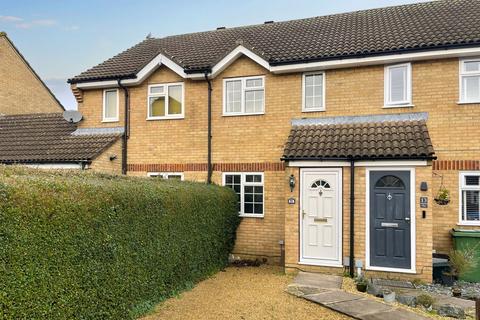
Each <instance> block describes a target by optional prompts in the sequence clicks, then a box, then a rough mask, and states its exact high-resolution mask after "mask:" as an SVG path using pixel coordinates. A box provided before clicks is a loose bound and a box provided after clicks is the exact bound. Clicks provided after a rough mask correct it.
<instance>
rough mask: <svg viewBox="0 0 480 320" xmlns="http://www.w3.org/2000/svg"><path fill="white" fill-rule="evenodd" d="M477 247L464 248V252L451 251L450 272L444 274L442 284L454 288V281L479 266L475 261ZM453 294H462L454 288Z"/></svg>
mask: <svg viewBox="0 0 480 320" xmlns="http://www.w3.org/2000/svg"><path fill="white" fill-rule="evenodd" d="M475 250H476V246H474V247H472V248H462V250H450V253H449V255H448V256H449V260H448V264H449V266H450V271H449V272H444V273H443V274H442V282H443V284H444V285H446V286H448V287H452V286H453V284H454V281H455V280H456V279H458V277H459V276H461V275H463V274H465V273H467V272H469V271H471V270H472V269H473V268H475V266H476V265H477V262H476V259H475ZM452 294H457V295H458V294H461V291H460V293H459V292H458V290H456V289H455V288H452Z"/></svg>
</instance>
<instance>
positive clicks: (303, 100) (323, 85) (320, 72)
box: [302, 71, 326, 112]
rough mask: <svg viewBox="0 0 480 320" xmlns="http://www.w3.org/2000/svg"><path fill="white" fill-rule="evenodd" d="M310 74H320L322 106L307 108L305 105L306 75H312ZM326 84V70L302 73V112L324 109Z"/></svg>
mask: <svg viewBox="0 0 480 320" xmlns="http://www.w3.org/2000/svg"><path fill="white" fill-rule="evenodd" d="M312 75H322V107H317V108H307V107H306V99H307V96H306V86H305V82H306V77H307V76H312ZM325 84H326V72H325V71H313V72H305V73H303V75H302V112H319V111H326V106H325V101H326V100H325V92H326V90H325V89H326V88H325Z"/></svg>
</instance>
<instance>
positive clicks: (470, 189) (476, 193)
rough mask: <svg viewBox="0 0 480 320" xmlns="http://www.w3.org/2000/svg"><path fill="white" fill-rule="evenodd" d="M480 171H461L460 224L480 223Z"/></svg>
mask: <svg viewBox="0 0 480 320" xmlns="http://www.w3.org/2000/svg"><path fill="white" fill-rule="evenodd" d="M479 198H480V173H478V172H472V173H468V172H462V173H460V200H461V203H460V224H469V225H480V201H479Z"/></svg>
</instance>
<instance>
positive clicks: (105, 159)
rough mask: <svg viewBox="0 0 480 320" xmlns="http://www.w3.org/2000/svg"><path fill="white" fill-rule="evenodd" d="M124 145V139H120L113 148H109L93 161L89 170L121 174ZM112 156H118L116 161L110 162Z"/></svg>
mask: <svg viewBox="0 0 480 320" xmlns="http://www.w3.org/2000/svg"><path fill="white" fill-rule="evenodd" d="M122 143H123V141H122V138H119V139H118V140H117V141H115V142H114V143H113V144H112V145H111V146H109V147H108V148H107V149H105V150H104V151H103V152H102V153H101V154H100V155H98V156H97V157H96V158H95V159H93V161H92V163H91V164H90V165H89V167H88V169H89V170H92V171H96V172H105V173H111V174H121V173H122ZM111 156H116V159H114V160H110V157H111Z"/></svg>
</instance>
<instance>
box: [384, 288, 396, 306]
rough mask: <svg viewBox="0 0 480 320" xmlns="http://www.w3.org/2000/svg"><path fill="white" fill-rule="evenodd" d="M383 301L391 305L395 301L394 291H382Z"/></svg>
mask: <svg viewBox="0 0 480 320" xmlns="http://www.w3.org/2000/svg"><path fill="white" fill-rule="evenodd" d="M383 301H385V302H387V303H392V302H394V301H395V291H390V290H384V291H383Z"/></svg>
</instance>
